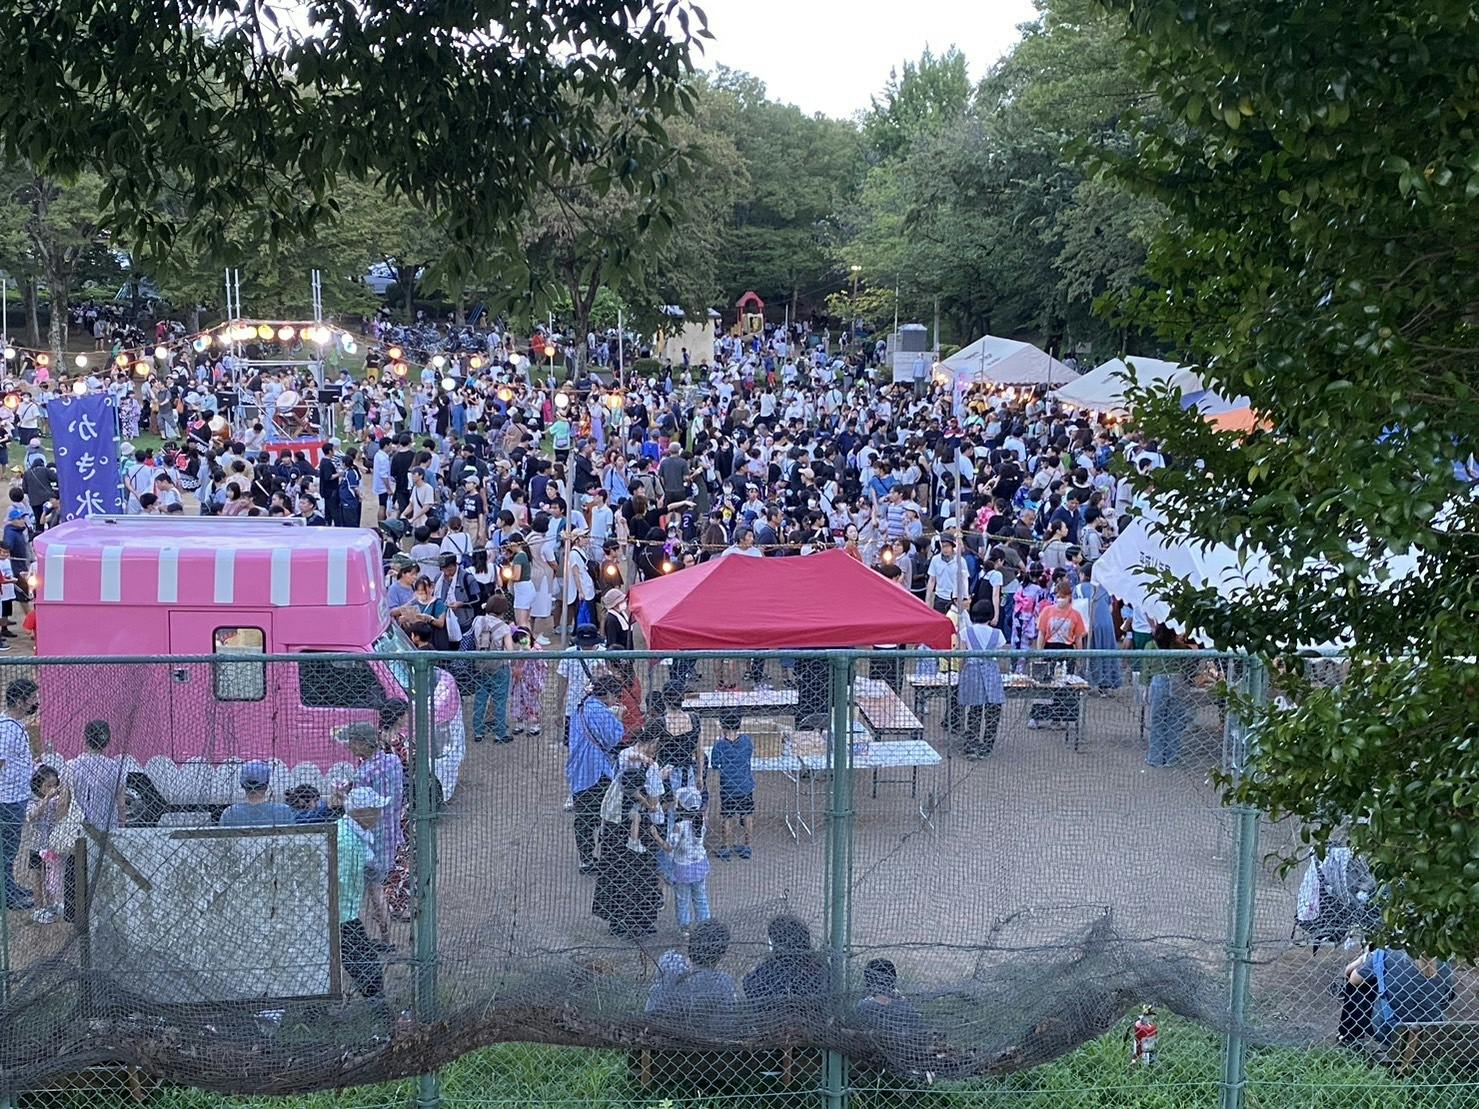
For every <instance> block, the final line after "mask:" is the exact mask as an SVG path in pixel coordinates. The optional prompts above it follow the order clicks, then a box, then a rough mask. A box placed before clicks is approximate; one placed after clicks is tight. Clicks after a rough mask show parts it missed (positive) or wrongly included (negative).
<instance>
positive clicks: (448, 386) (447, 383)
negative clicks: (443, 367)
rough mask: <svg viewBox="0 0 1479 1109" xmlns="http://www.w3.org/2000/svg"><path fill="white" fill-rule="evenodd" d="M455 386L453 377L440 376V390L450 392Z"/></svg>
mask: <svg viewBox="0 0 1479 1109" xmlns="http://www.w3.org/2000/svg"><path fill="white" fill-rule="evenodd" d="M455 388H457V382H456V381H455V380H454V379H452V378H450V377H444V378H442V392H444V393H450V392H451V391H452V390H453V389H455Z"/></svg>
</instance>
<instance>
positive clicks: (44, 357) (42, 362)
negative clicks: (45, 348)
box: [36, 354, 51, 366]
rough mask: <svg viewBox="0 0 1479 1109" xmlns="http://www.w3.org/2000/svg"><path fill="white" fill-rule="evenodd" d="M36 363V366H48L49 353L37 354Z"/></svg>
mask: <svg viewBox="0 0 1479 1109" xmlns="http://www.w3.org/2000/svg"><path fill="white" fill-rule="evenodd" d="M36 365H38V366H50V365H51V355H49V354H38V355H37V356H36Z"/></svg>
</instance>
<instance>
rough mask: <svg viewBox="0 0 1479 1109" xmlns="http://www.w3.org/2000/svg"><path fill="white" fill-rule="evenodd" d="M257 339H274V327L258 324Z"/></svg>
mask: <svg viewBox="0 0 1479 1109" xmlns="http://www.w3.org/2000/svg"><path fill="white" fill-rule="evenodd" d="M257 338H259V339H270V338H272V325H271V324H267V323H261V324H258V325H257Z"/></svg>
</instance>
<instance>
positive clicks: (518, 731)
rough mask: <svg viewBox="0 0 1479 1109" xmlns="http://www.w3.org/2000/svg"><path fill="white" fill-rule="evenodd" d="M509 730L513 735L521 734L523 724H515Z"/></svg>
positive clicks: (522, 732)
mask: <svg viewBox="0 0 1479 1109" xmlns="http://www.w3.org/2000/svg"><path fill="white" fill-rule="evenodd" d="M510 730H511V731H512V732H513V734H514V735H523V734H524V725H522V724H515V725H514V726H513V727H512V728H511V729H510Z"/></svg>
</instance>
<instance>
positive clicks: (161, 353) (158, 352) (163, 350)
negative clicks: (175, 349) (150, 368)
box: [154, 347, 169, 362]
mask: <svg viewBox="0 0 1479 1109" xmlns="http://www.w3.org/2000/svg"><path fill="white" fill-rule="evenodd" d="M154 357H155V358H157V359H158V360H159V361H161V362H163V361H164V360H165V359H166V358H168V357H169V347H155V348H154Z"/></svg>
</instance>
